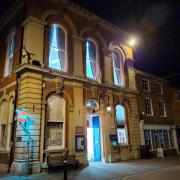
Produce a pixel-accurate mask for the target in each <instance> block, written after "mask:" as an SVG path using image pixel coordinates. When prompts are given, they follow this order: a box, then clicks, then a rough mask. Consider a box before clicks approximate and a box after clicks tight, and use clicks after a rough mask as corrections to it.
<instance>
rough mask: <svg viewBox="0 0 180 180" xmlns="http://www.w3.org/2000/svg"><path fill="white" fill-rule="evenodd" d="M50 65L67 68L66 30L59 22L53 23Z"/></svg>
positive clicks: (56, 67) (55, 67) (60, 68)
mask: <svg viewBox="0 0 180 180" xmlns="http://www.w3.org/2000/svg"><path fill="white" fill-rule="evenodd" d="M49 67H51V68H54V69H58V70H65V32H64V30H63V29H62V28H61V27H60V26H58V25H57V24H53V25H51V31H50V47H49Z"/></svg>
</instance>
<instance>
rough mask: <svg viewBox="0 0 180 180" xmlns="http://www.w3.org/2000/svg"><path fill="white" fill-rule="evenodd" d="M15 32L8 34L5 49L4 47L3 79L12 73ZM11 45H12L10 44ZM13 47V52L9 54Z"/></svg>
mask: <svg viewBox="0 0 180 180" xmlns="http://www.w3.org/2000/svg"><path fill="white" fill-rule="evenodd" d="M15 35H16V33H15V31H12V32H11V33H10V34H9V37H8V42H7V47H6V58H5V68H4V78H6V77H8V76H11V75H12V73H13V63H14V52H15ZM11 43H12V44H11ZM12 45H13V50H12V51H13V52H12V54H9V53H10V52H11V46H12Z"/></svg>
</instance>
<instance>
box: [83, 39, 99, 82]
mask: <svg viewBox="0 0 180 180" xmlns="http://www.w3.org/2000/svg"><path fill="white" fill-rule="evenodd" d="M85 50H86V77H87V78H90V79H94V80H96V79H97V46H96V44H95V43H94V42H93V41H91V40H86V42H85Z"/></svg>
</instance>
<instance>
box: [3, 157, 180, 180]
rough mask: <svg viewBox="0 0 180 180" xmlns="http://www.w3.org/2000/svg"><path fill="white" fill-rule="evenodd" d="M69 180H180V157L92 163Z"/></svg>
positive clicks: (50, 176) (56, 174)
mask: <svg viewBox="0 0 180 180" xmlns="http://www.w3.org/2000/svg"><path fill="white" fill-rule="evenodd" d="M0 179H3V180H11V179H13V180H16V179H25V180H31V179H32V180H35V179H43V180H50V179H51V180H58V179H63V174H62V173H59V172H51V173H50V174H47V173H41V174H35V175H31V176H29V177H15V176H4V175H0ZM68 179H69V180H71V179H72V180H94V179H95V180H101V179H102V180H104V179H106V180H110V179H112V180H144V179H145V180H161V179H162V180H179V179H180V156H171V157H170V156H169V157H165V158H164V159H159V158H156V159H149V160H144V159H140V160H132V161H124V162H120V163H112V164H108V163H90V166H88V167H86V168H84V169H80V170H77V171H74V170H70V171H69V172H68Z"/></svg>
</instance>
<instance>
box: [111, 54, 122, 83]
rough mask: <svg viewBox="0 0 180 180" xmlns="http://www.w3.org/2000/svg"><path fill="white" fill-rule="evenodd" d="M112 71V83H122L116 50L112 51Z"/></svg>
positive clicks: (119, 60) (119, 61)
mask: <svg viewBox="0 0 180 180" xmlns="http://www.w3.org/2000/svg"><path fill="white" fill-rule="evenodd" d="M112 58H113V72H114V84H115V85H122V74H121V59H120V56H119V54H118V53H117V52H113V54H112Z"/></svg>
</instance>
